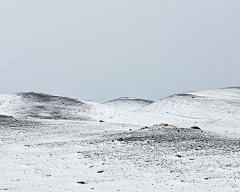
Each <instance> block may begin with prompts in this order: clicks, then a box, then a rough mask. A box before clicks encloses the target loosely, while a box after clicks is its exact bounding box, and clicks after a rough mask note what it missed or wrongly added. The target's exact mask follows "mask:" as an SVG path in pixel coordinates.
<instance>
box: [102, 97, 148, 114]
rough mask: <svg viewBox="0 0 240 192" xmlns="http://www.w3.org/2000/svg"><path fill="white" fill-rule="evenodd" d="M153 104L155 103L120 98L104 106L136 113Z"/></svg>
mask: <svg viewBox="0 0 240 192" xmlns="http://www.w3.org/2000/svg"><path fill="white" fill-rule="evenodd" d="M151 103H153V101H149V100H143V99H137V98H131V97H120V98H119V99H115V100H112V101H108V102H106V103H104V105H106V106H108V107H110V108H113V109H116V110H122V111H135V110H138V109H141V108H143V107H145V106H146V105H149V104H151Z"/></svg>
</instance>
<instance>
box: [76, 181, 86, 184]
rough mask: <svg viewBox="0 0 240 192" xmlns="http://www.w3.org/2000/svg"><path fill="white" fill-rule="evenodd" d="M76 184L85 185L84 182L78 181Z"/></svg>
mask: <svg viewBox="0 0 240 192" xmlns="http://www.w3.org/2000/svg"><path fill="white" fill-rule="evenodd" d="M77 183H78V184H86V183H85V182H84V181H78V182H77Z"/></svg>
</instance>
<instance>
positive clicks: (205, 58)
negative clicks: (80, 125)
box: [0, 0, 240, 102]
mask: <svg viewBox="0 0 240 192" xmlns="http://www.w3.org/2000/svg"><path fill="white" fill-rule="evenodd" d="M237 85H240V1H239V0H231V1H226V0H211V1H209V0H194V1H193V0H187V1H186V0H181V1H177V0H176V1H171V0H164V1H160V0H156V1H155V0H152V1H147V0H145V1H142V0H134V1H133V0H121V1H120V0H111V1H110V0H101V1H100V0H95V1H93V0H85V1H81V0H66V1H62V0H55V1H54V0H52V1H48V0H38V1H37V0H36V1H30V0H29V1H26V0H21V1H9V0H2V1H0V93H1V94H5V93H16V92H28V91H34V92H40V93H48V94H54V95H61V96H69V97H72V98H77V99H83V100H94V101H98V102H105V101H108V100H111V99H115V98H118V97H123V96H132V97H138V98H143V99H149V100H158V99H160V98H163V97H165V96H168V95H171V94H175V93H182V92H186V91H198V90H205V89H215V88H221V87H228V86H237Z"/></svg>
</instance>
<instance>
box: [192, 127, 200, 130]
mask: <svg viewBox="0 0 240 192" xmlns="http://www.w3.org/2000/svg"><path fill="white" fill-rule="evenodd" d="M191 129H198V130H201V129H200V127H198V126H193V127H191Z"/></svg>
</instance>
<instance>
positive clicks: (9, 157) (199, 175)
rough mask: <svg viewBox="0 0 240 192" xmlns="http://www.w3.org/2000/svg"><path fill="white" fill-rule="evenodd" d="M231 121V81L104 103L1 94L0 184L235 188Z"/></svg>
mask: <svg viewBox="0 0 240 192" xmlns="http://www.w3.org/2000/svg"><path fill="white" fill-rule="evenodd" d="M239 123H240V89H239V88H238V87H234V88H226V89H217V90H210V91H202V92H189V93H184V94H178V95H173V96H169V97H167V98H164V99H161V100H159V101H156V102H152V101H147V100H141V99H135V98H120V99H116V100H112V101H109V102H107V103H104V104H100V103H96V102H92V101H79V100H75V99H70V98H66V97H58V96H51V95H46V94H37V93H19V94H9V95H0V126H1V127H0V170H1V174H0V190H6V191H111V192H112V191H240V184H239V183H240V126H239V125H240V124H239ZM192 126H197V127H200V128H201V129H198V128H195V129H193V128H191V127H192Z"/></svg>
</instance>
